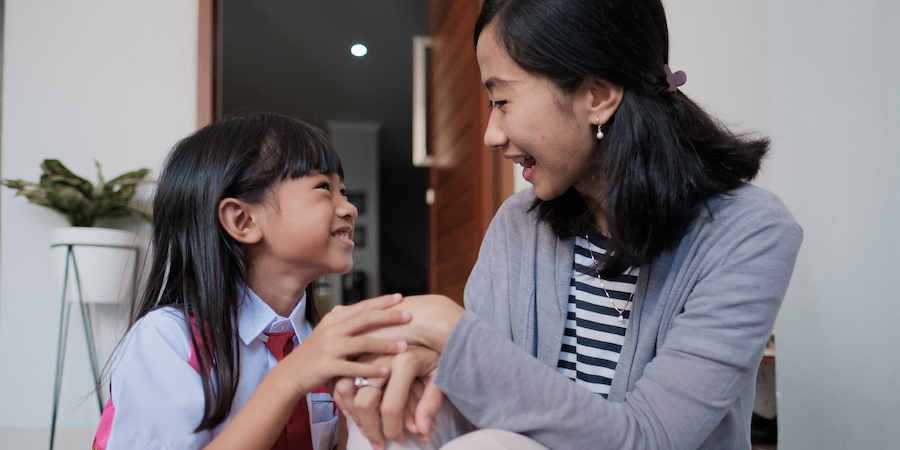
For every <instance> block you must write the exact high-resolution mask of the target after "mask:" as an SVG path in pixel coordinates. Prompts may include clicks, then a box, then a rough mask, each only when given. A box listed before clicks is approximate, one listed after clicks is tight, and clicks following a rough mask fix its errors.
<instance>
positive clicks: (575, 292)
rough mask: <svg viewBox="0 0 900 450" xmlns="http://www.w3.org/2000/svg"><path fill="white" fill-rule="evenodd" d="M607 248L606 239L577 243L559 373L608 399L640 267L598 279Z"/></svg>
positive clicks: (577, 239) (583, 240) (577, 241)
mask: <svg viewBox="0 0 900 450" xmlns="http://www.w3.org/2000/svg"><path fill="white" fill-rule="evenodd" d="M607 242H608V240H607V238H606V237H603V236H592V237H591V241H590V243H589V242H588V241H587V240H586V239H585V238H575V261H574V263H573V268H572V279H571V283H570V287H569V306H568V315H567V317H566V330H565V335H564V336H563V344H562V350H561V351H560V354H559V364H557V371H558V372H559V373H561V374H563V375H565V376H566V377H568V378H570V379H572V380H574V381H575V383H577V384H579V385H582V386H584V387H585V388H587V389H588V390H590V391H592V392H594V393H596V394H600V395H602V396H603V397H604V398H606V396H607V395H609V387H610V385H611V384H612V378H613V375H615V373H616V364H617V363H618V362H619V353H620V352H621V351H622V344H623V343H624V342H625V330H626V328H627V327H628V323H629V320H628V319H629V317H630V315H631V309H632V301H631V299H632V297H633V294H634V289H635V286H636V284H637V277H638V268H637V267H632V268H629V269H628V270H627V271H626V272H625V273H624V274H623V275H620V276H617V277H613V278H612V279H601V278H599V277H598V275H597V269H596V267H595V264H594V260H595V259H599V258H600V256H601V255H603V254H604V253H606V244H607ZM592 256H593V258H592ZM604 287H605V290H604ZM607 294H608V295H609V296H608V297H607ZM620 314H621V317H622V318H623V320H622V321H621V322H620V321H619V317H620Z"/></svg>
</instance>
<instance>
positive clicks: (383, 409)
mask: <svg viewBox="0 0 900 450" xmlns="http://www.w3.org/2000/svg"><path fill="white" fill-rule="evenodd" d="M389 309H397V310H403V311H407V312H409V313H410V315H411V316H412V319H411V320H410V322H408V323H406V324H402V325H396V326H389V327H382V328H378V329H375V330H370V331H368V332H366V333H365V334H367V335H370V336H373V337H378V338H386V339H398V340H405V341H406V342H407V343H408V344H409V345H408V347H407V350H406V351H405V352H403V353H399V354H365V355H361V356H360V357H359V358H357V361H359V362H366V363H371V364H377V365H380V366H387V367H390V369H391V370H390V375H389V377H388V378H383V379H381V378H368V381H369V382H370V383H372V384H374V386H363V387H360V388H357V387H356V383H355V380H354V379H353V378H340V379H337V380H336V381H335V382H334V386H333V389H332V393H333V396H334V400H335V402H336V403H337V405H338V407H339V408H340V409H341V411H342V412H343V414H344V415H345V416H347V417H351V418H353V421H354V422H356V424H357V426H358V427H359V429H360V431H362V433H363V434H364V435H365V436H366V438H367V439H368V440H369V442H370V443H371V444H372V447H373V448H374V449H382V448H384V447H385V445H386V444H385V438H387V439H390V440H393V441H397V442H403V440H404V431H403V428H404V427H405V428H406V429H407V430H408V431H409V432H410V433H413V434H415V435H418V437H419V439H421V440H422V441H423V442H427V441H428V440H429V433H430V431H431V429H432V428H433V427H434V423H435V417H436V416H437V414H438V411H439V410H440V409H441V404H442V403H443V397H444V394H443V393H442V392H441V390H440V389H439V388H438V387H437V386H436V385H435V384H434V379H435V377H436V376H437V370H438V360H439V359H440V355H441V352H442V351H443V349H444V345H445V344H446V343H447V340H448V339H449V338H450V334H451V333H452V331H453V328H454V327H455V326H456V323H457V322H458V321H459V318H460V316H462V313H463V309H462V307H461V306H459V305H458V304H456V303H455V302H454V301H452V300H450V299H449V298H447V297H444V296H440V295H419V296H411V297H405V298H404V299H403V301H402V302H401V303H399V304H397V305H395V306H393V307H391V308H389ZM375 386H377V387H375Z"/></svg>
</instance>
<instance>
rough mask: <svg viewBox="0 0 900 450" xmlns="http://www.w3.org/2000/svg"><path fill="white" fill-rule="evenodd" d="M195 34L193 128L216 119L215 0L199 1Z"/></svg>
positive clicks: (217, 40)
mask: <svg viewBox="0 0 900 450" xmlns="http://www.w3.org/2000/svg"><path fill="white" fill-rule="evenodd" d="M198 9H199V24H198V35H197V128H198V129H199V128H202V127H204V126H206V125H209V124H210V123H212V122H213V121H215V120H217V119H218V118H219V117H220V113H221V111H220V102H219V99H220V98H221V96H220V95H219V94H220V93H219V89H220V87H221V85H222V83H221V82H220V80H219V76H220V74H221V71H220V70H219V63H220V58H219V55H221V52H220V51H219V50H220V49H221V42H222V39H221V35H220V28H221V27H220V26H219V24H220V23H221V20H220V19H221V16H220V11H221V9H220V8H219V0H199V4H198Z"/></svg>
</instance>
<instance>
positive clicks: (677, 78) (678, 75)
mask: <svg viewBox="0 0 900 450" xmlns="http://www.w3.org/2000/svg"><path fill="white" fill-rule="evenodd" d="M663 69H664V70H665V71H666V81H667V82H669V92H675V91H677V90H678V86H681V85H683V84H684V83H686V82H687V74H685V73H684V71H681V70H679V71H678V72H675V73H672V69H670V68H669V65H668V64H663Z"/></svg>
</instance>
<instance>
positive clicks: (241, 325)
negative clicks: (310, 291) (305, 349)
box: [238, 287, 312, 345]
mask: <svg viewBox="0 0 900 450" xmlns="http://www.w3.org/2000/svg"><path fill="white" fill-rule="evenodd" d="M243 290H244V298H243V300H242V301H241V307H240V314H239V317H238V334H239V335H240V337H241V341H243V343H244V345H250V343H251V342H253V340H254V339H258V338H259V336H260V335H261V334H263V333H265V332H267V331H270V329H271V328H272V327H273V326H274V327H275V328H277V330H276V331H292V330H293V331H294V332H296V333H297V337H298V338H299V340H300V341H302V340H303V339H304V338H306V336H307V335H309V333H310V332H311V331H312V327H311V326H310V325H309V323H307V321H306V294H305V293H304V294H303V297H301V298H300V301H299V302H298V303H297V306H295V307H294V310H293V311H292V312H291V315H290V316H289V317H286V318H285V317H281V316H279V315H278V313H276V312H275V310H273V309H272V307H270V306H269V305H268V304H267V303H266V302H265V301H263V299H261V298H259V296H258V295H256V293H255V292H253V290H252V289H250V288H249V287H247V288H245V289H243ZM288 323H290V325H289V326H288Z"/></svg>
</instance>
